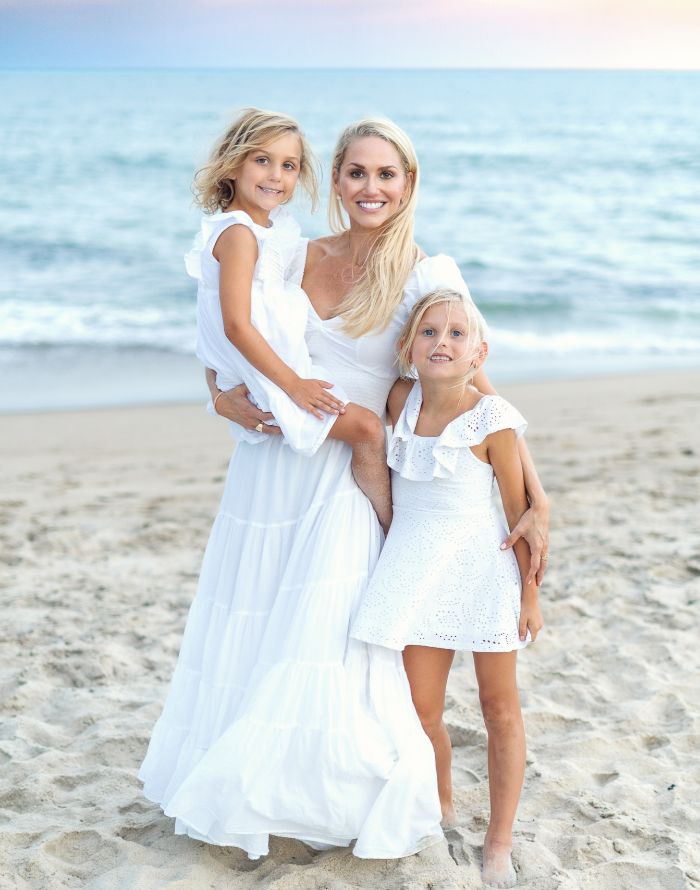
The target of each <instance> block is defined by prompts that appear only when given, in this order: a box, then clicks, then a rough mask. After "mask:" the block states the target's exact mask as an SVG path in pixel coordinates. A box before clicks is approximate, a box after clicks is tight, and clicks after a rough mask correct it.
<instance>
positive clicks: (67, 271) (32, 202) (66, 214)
mask: <svg viewBox="0 0 700 890" xmlns="http://www.w3.org/2000/svg"><path fill="white" fill-rule="evenodd" d="M0 95H1V96H2V100H1V101H0V146H1V147H2V151H1V152H0V193H1V194H2V203H1V204H0V269H1V270H2V274H0V410H6V411H7V410H26V409H29V410H31V409H38V408H63V407H70V406H78V405H105V404H129V403H136V402H144V401H163V400H170V401H178V400H186V399H197V398H201V397H202V396H203V394H204V391H205V390H204V384H203V377H202V371H201V368H200V367H199V366H198V363H197V361H196V359H195V358H194V354H193V350H194V339H195V303H196V287H195V282H194V281H192V280H191V279H189V278H188V277H187V276H186V274H185V271H184V265H183V260H182V258H183V254H184V253H185V252H186V251H187V249H188V248H189V246H190V243H191V241H192V237H193V235H194V233H195V231H196V229H197V227H198V217H199V214H198V211H197V209H196V208H195V207H194V205H193V203H192V194H191V181H192V175H193V173H194V171H195V170H196V169H197V167H198V166H200V165H201V164H202V163H203V162H204V160H205V159H206V155H207V152H208V149H209V147H210V144H211V142H212V140H213V139H214V138H215V136H216V135H217V134H218V133H219V132H220V131H221V130H222V129H223V128H224V127H225V125H226V124H227V122H228V121H229V120H230V119H231V117H232V115H233V114H234V113H235V111H236V109H237V108H239V107H241V106H244V105H257V106H262V107H267V108H273V109H277V110H281V111H285V112H288V113H290V114H292V115H294V116H296V117H297V118H298V119H299V120H300V122H301V123H302V126H303V127H304V129H305V130H306V132H307V134H308V136H309V138H310V141H311V143H312V145H313V146H314V149H315V150H316V152H317V154H318V156H319V159H320V161H321V163H322V166H323V167H324V170H325V175H324V182H323V185H322V189H323V193H324V195H325V194H326V193H327V191H328V185H329V176H328V162H329V157H330V153H331V151H332V147H333V144H334V141H335V139H336V137H337V135H338V133H339V131H340V130H341V129H342V127H343V126H344V125H345V124H347V123H349V122H351V121H353V120H355V119H357V118H359V117H361V116H366V115H381V116H385V117H390V118H392V119H393V120H395V121H396V122H397V123H398V124H400V125H401V126H402V127H403V128H404V129H405V130H406V131H407V132H408V134H409V135H410V137H411V139H412V140H413V142H414V144H415V146H416V149H417V152H418V155H419V158H420V162H421V184H420V201H419V208H418V213H417V219H416V236H417V240H418V242H419V244H420V245H421V247H422V248H423V250H424V251H425V252H426V253H428V254H434V253H447V254H450V255H452V256H453V257H454V258H455V259H456V261H457V263H458V264H459V266H460V268H461V270H462V272H463V274H464V277H465V279H466V281H467V283H468V284H469V287H470V290H471V293H472V295H473V297H474V299H475V301H476V302H477V303H478V305H479V306H480V307H481V309H482V311H483V313H484V315H485V316H486V318H487V321H488V322H489V326H490V346H491V356H490V358H489V366H488V370H489V373H490V374H491V376H492V378H493V379H494V380H496V381H499V380H500V381H509V380H528V379H538V378H543V377H554V376H557V377H560V376H567V375H577V374H597V373H610V372H627V371H636V370H646V371H653V370H655V369H663V368H671V367H687V366H691V365H695V366H697V365H699V364H700V74H698V73H663V72H590V71H589V72H576V71H480V70H460V71H454V70H444V71H436V70H430V71H419V70H391V71H379V70H377V71H368V70H362V71H346V70H308V71H303V70H294V71H282V70H259V71H253V70H217V71H188V70H178V71H174V70H168V71H153V70H149V71H137V70H123V71H116V70H115V71H104V70H103V71H34V72H20V71H14V72H10V71H5V72H0ZM293 212H294V213H295V214H296V215H297V217H298V219H299V221H300V223H301V225H302V229H303V231H304V233H305V234H308V235H309V236H311V237H314V236H318V235H322V234H324V233H326V232H327V231H328V225H327V220H326V214H325V208H322V210H321V211H320V212H319V213H317V214H315V215H314V214H311V212H310V210H309V208H308V206H307V204H306V203H305V202H304V201H303V200H300V201H297V202H296V203H295V205H294V207H293Z"/></svg>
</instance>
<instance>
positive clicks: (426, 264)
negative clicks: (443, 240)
mask: <svg viewBox="0 0 700 890" xmlns="http://www.w3.org/2000/svg"><path fill="white" fill-rule="evenodd" d="M439 287H447V288H450V289H451V290H456V291H457V292H458V293H461V294H464V296H465V297H469V296H470V294H469V288H468V287H467V284H466V282H465V280H464V278H463V277H462V273H461V271H460V269H459V266H458V265H457V263H456V262H455V260H454V259H453V258H452V257H451V256H447V254H444V253H438V254H435V255H434V256H428V255H427V254H425V253H423V252H421V255H420V257H419V259H418V261H417V262H416V265H415V266H414V267H413V271H412V273H411V275H410V276H409V279H408V281H407V283H406V289H405V290H406V295H407V296H408V297H413V298H414V301H415V300H416V299H419V298H420V297H422V296H425V294H427V293H430V291H431V290H436V289H437V288H439Z"/></svg>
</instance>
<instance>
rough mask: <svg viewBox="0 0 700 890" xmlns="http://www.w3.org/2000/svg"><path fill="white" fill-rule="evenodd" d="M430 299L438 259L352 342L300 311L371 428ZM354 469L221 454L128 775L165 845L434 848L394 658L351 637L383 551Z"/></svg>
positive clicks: (285, 456) (318, 357)
mask: <svg viewBox="0 0 700 890" xmlns="http://www.w3.org/2000/svg"><path fill="white" fill-rule="evenodd" d="M299 274H300V273H299ZM438 286H449V287H453V288H459V289H461V290H463V291H464V292H465V293H467V291H466V285H465V284H464V282H463V281H462V278H461V275H460V274H459V270H458V269H457V266H456V264H455V263H454V261H452V260H450V259H449V258H448V257H444V256H438V257H434V258H428V259H425V260H423V261H422V262H420V263H418V265H417V266H416V268H415V270H414V272H413V274H412V276H411V278H410V280H409V282H408V284H407V287H406V291H405V296H404V300H403V303H402V305H401V306H400V307H399V309H398V311H397V312H396V315H395V318H394V319H393V320H392V322H391V324H390V325H389V327H388V328H387V329H386V330H385V331H384V332H382V333H380V334H376V335H367V336H364V337H361V338H359V339H352V338H350V337H348V336H347V335H346V334H345V333H343V331H342V329H341V321H340V319H337V318H334V319H329V320H326V321H322V320H321V319H320V318H319V317H318V316H317V315H316V313H315V312H313V310H312V311H311V313H310V316H309V317H310V323H309V330H308V331H307V342H308V345H309V350H310V353H311V355H312V358H313V359H314V361H319V362H320V363H321V364H323V365H324V366H326V367H327V368H328V370H329V372H330V373H332V375H333V378H332V379H333V380H334V381H337V382H338V383H339V384H340V385H341V386H342V387H343V388H344V389H345V390H346V391H347V393H348V394H349V395H350V397H351V399H352V400H353V401H354V402H357V403H359V404H361V405H364V406H366V407H368V408H370V409H372V410H374V411H376V412H377V413H378V414H380V415H381V414H383V412H384V407H385V404H386V398H387V395H388V392H389V389H390V388H391V386H392V384H393V382H394V380H395V378H396V370H395V367H394V347H395V341H396V337H397V334H398V332H399V329H400V327H401V325H402V324H403V322H404V320H405V319H406V317H407V314H408V311H409V309H410V307H411V306H412V305H413V303H414V302H415V300H416V299H418V298H419V297H420V296H421V295H423V294H425V293H427V292H428V291H429V290H431V289H433V288H435V287H438ZM350 459H351V451H350V449H349V448H348V446H346V445H344V444H343V443H341V442H334V441H327V442H325V443H324V444H323V445H322V446H321V448H320V449H319V450H318V451H317V453H316V454H315V455H314V456H313V457H311V458H305V457H303V456H302V455H300V454H298V453H295V452H293V451H292V450H291V449H289V448H287V447H285V446H284V445H283V444H282V443H281V442H280V441H279V437H269V438H268V441H267V442H265V443H263V444H259V445H250V444H247V443H245V442H242V443H240V444H239V445H238V446H237V448H236V450H235V452H234V454H233V457H232V459H231V463H230V467H229V472H228V477H227V480H226V487H225V490H224V494H223V498H222V501H221V506H220V510H219V513H218V515H217V517H216V520H215V522H214V527H213V529H212V532H211V537H210V539H209V543H208V545H207V549H206V553H205V556H204V562H203V565H202V571H201V576H200V580H199V586H198V590H197V595H196V597H195V599H194V602H193V603H192V606H191V609H190V613H189V617H188V619H187V626H186V628H185V634H184V639H183V644H182V649H181V651H180V655H179V658H178V662H177V666H176V668H175V673H174V676H173V679H172V684H171V687H170V691H169V693H168V696H167V700H166V702H165V707H164V709H163V712H162V715H161V717H160V718H159V720H158V722H157V723H156V726H155V728H154V730H153V736H152V739H151V742H150V745H149V748H148V753H147V755H146V758H145V760H144V762H143V764H142V766H141V770H140V772H139V776H140V778H141V779H142V781H143V783H144V793H145V795H146V796H147V797H148V798H149V799H150V800H153V801H156V802H158V803H159V804H160V805H161V807H162V808H163V810H164V811H165V813H166V814H168V815H171V816H174V817H175V818H176V826H175V830H176V832H178V833H187V834H189V835H190V836H192V837H194V838H197V839H201V840H205V841H207V842H209V843H214V844H223V845H233V846H237V847H241V848H242V849H244V850H246V851H247V852H248V855H249V856H250V857H251V858H255V857H258V856H261V855H264V854H266V853H267V851H268V839H269V835H270V834H273V835H278V836H285V837H294V838H299V839H301V840H303V841H306V842H307V843H310V844H311V845H315V846H321V847H323V846H325V845H348V844H350V843H351V842H352V840H353V839H356V843H355V847H354V853H355V855H357V856H360V857H367V858H394V857H400V856H406V855H409V854H411V853H413V852H416V851H418V850H420V849H422V848H424V847H426V846H428V845H430V844H433V843H435V842H437V841H439V840H441V839H442V831H441V829H440V805H439V800H438V796H437V786H436V777H435V762H434V755H433V750H432V746H431V745H430V742H429V741H428V738H427V736H426V735H425V734H424V732H423V730H422V728H421V726H420V723H419V721H418V718H417V716H416V713H415V710H414V708H413V704H412V702H411V697H410V689H409V686H408V682H407V679H406V675H405V672H404V669H403V664H402V660H401V655H400V653H399V652H396V651H392V650H390V649H386V648H382V647H377V646H370V645H367V644H365V643H362V642H360V641H358V640H353V639H351V638H350V637H349V628H350V625H351V623H352V620H353V617H354V615H355V613H356V610H357V607H358V604H359V601H360V598H361V596H362V592H363V590H364V588H365V586H366V583H367V579H368V577H369V575H370V573H371V572H372V569H373V568H374V565H375V563H376V561H377V558H378V556H379V550H380V545H381V531H380V529H379V525H378V523H377V519H376V515H375V513H374V511H373V510H372V507H371V506H370V504H369V501H368V500H367V498H366V497H365V496H364V494H363V493H362V492H361V491H360V489H359V488H358V487H357V485H356V483H355V481H354V479H353V476H352V472H351V468H350Z"/></svg>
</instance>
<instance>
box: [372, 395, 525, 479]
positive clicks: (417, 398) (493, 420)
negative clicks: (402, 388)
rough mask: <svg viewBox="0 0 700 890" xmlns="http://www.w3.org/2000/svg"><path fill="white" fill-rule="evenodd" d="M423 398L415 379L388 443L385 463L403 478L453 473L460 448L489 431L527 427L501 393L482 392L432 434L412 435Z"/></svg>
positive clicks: (520, 430) (519, 432)
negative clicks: (477, 399) (468, 408)
mask: <svg viewBox="0 0 700 890" xmlns="http://www.w3.org/2000/svg"><path fill="white" fill-rule="evenodd" d="M422 401H423V398H422V393H421V388H420V383H419V382H418V381H416V383H415V384H414V385H413V389H412V390H411V392H410V393H409V396H408V398H407V400H406V404H405V406H404V409H403V411H402V412H401V415H400V417H399V419H398V421H397V424H396V427H395V429H394V434H393V436H392V439H391V442H390V445H389V454H388V457H387V463H388V464H389V466H390V467H391V468H392V470H395V471H396V472H397V473H398V474H399V475H400V476H402V477H403V478H404V479H412V480H414V481H418V482H421V481H427V480H430V479H436V478H446V477H448V476H452V475H454V473H455V470H456V468H457V462H458V460H459V455H460V452H461V451H463V450H464V449H465V448H473V447H474V446H475V445H480V444H481V443H482V442H483V441H484V439H485V438H486V437H487V436H488V435H490V434H491V433H495V432H498V431H499V430H505V429H512V430H515V434H516V436H517V437H518V438H519V437H520V436H522V435H523V433H524V432H525V430H526V428H527V421H526V420H525V418H524V417H523V416H522V414H521V413H520V412H519V411H518V410H517V408H514V407H513V406H512V405H511V404H510V403H509V402H507V401H506V400H505V399H502V398H501V397H500V396H490V395H489V396H482V398H481V399H480V401H479V402H478V403H477V404H476V405H475V406H474V407H473V408H472V409H471V410H470V411H465V412H464V414H460V416H459V417H456V418H455V419H454V420H453V421H451V422H450V423H448V424H447V426H446V427H445V429H444V430H443V431H442V433H441V434H440V435H439V436H437V437H435V438H434V439H433V438H426V437H423V436H416V435H415V428H416V423H417V421H418V415H419V414H420V407H421V404H422Z"/></svg>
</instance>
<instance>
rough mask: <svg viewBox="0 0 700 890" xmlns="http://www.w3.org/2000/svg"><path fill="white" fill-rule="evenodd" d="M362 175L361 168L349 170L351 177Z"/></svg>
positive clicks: (357, 177) (356, 177) (355, 177)
mask: <svg viewBox="0 0 700 890" xmlns="http://www.w3.org/2000/svg"><path fill="white" fill-rule="evenodd" d="M362 175H363V173H362V170H351V171H350V176H351V177H352V178H353V179H359V178H360V177H361V176H362Z"/></svg>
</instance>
